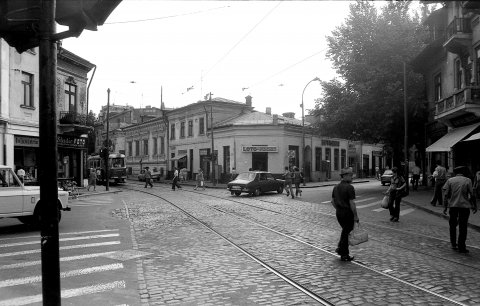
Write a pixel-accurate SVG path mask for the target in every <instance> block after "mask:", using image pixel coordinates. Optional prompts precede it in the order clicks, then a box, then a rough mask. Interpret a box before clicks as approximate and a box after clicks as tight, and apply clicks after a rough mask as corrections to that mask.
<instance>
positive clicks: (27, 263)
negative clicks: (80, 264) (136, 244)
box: [0, 251, 116, 270]
mask: <svg viewBox="0 0 480 306" xmlns="http://www.w3.org/2000/svg"><path fill="white" fill-rule="evenodd" d="M114 253H116V251H111V252H102V253H93V254H84V255H77V256H67V257H60V261H61V262H67V261H74V260H82V259H89V258H95V257H107V256H110V255H112V254H114ZM41 263H42V262H41V261H40V260H34V261H25V262H19V263H15V264H9V265H3V266H0V270H7V269H17V268H24V267H31V266H36V265H40V264H41Z"/></svg>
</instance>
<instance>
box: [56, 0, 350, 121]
mask: <svg viewBox="0 0 480 306" xmlns="http://www.w3.org/2000/svg"><path fill="white" fill-rule="evenodd" d="M349 4H350V2H347V1H283V2H277V1H258V2H257V1H234V2H229V1H160V0H123V1H122V2H121V3H120V5H119V6H118V7H117V8H116V10H115V11H114V12H113V13H112V14H111V15H110V17H109V18H108V20H107V22H106V24H105V25H104V26H101V27H99V29H98V31H97V32H92V31H87V30H85V31H84V32H83V33H82V35H80V37H78V38H69V39H66V40H64V41H63V47H65V48H66V49H68V50H69V51H71V52H74V53H75V54H77V55H79V56H81V57H83V58H85V59H86V60H88V61H90V62H91V63H93V64H95V65H97V71H96V73H95V76H94V78H93V81H92V85H91V87H90V105H89V108H90V109H91V110H93V112H94V113H96V114H97V115H98V113H99V111H100V108H101V106H102V105H106V104H107V88H110V90H111V94H110V104H117V105H127V104H128V105H132V106H135V107H145V106H147V105H151V106H157V107H159V106H160V88H161V87H163V101H164V103H165V105H166V107H181V106H184V105H187V104H190V103H194V102H197V101H198V100H203V99H204V96H205V95H206V94H207V93H208V92H212V94H213V97H222V98H226V99H231V100H235V101H239V102H245V96H247V95H251V96H252V97H253V106H254V107H255V109H256V110H257V111H262V112H264V111H265V109H266V107H271V108H272V113H273V114H282V113H284V112H290V111H291V112H295V117H296V118H301V112H302V111H301V107H300V104H301V101H302V91H303V90H304V88H305V86H306V85H307V83H308V82H309V81H310V80H312V79H314V78H315V77H319V78H320V79H322V80H330V79H332V78H333V77H334V76H335V71H334V70H333V69H332V67H331V62H330V61H329V60H327V59H326V57H325V53H326V50H327V43H326V39H325V37H326V36H329V35H331V32H332V31H333V30H334V28H335V27H337V26H339V25H340V24H341V23H343V21H344V18H345V16H346V14H348V12H349V9H348V6H349ZM149 19H150V20H149ZM140 20H143V21H140ZM128 21H130V22H128ZM58 31H61V29H60V28H59V29H58ZM90 76H91V74H90ZM192 86H193V89H192V90H188V91H187V88H191V87H192ZM320 96H321V87H320V85H319V83H318V82H312V83H311V84H310V85H308V87H307V88H306V90H305V94H304V102H305V110H307V109H313V108H314V104H315V103H314V99H316V98H318V97H320ZM305 113H306V114H307V113H308V112H307V111H305Z"/></svg>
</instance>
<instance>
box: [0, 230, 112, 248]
mask: <svg viewBox="0 0 480 306" xmlns="http://www.w3.org/2000/svg"><path fill="white" fill-rule="evenodd" d="M118 236H120V234H118V233H117V234H105V235H92V236H80V237H72V238H60V239H59V241H74V240H85V239H98V238H109V237H118ZM38 243H39V241H25V242H15V243H7V244H0V248H7V247H12V246H21V245H29V244H38Z"/></svg>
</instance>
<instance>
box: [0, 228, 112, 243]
mask: <svg viewBox="0 0 480 306" xmlns="http://www.w3.org/2000/svg"><path fill="white" fill-rule="evenodd" d="M104 232H118V229H106V230H96V231H84V232H67V233H60V236H66V235H83V234H89V233H104ZM30 238H40V236H39V235H36V236H20V237H10V238H1V239H0V241H2V240H14V239H15V240H18V239H30Z"/></svg>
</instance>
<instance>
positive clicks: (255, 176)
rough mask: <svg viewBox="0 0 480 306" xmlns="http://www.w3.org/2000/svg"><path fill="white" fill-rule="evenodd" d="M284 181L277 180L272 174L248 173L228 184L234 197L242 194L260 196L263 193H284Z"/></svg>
mask: <svg viewBox="0 0 480 306" xmlns="http://www.w3.org/2000/svg"><path fill="white" fill-rule="evenodd" d="M283 186H284V181H283V180H280V179H275V178H274V177H273V175H272V174H271V173H270V172H266V171H248V172H243V173H240V174H239V175H238V176H237V177H236V178H235V180H233V181H231V182H229V183H228V184H227V189H228V190H229V191H230V193H231V194H232V195H236V196H239V195H240V194H242V193H248V194H250V195H255V196H258V195H260V194H261V193H264V192H269V191H276V192H278V193H282V192H283Z"/></svg>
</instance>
